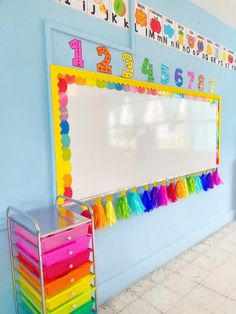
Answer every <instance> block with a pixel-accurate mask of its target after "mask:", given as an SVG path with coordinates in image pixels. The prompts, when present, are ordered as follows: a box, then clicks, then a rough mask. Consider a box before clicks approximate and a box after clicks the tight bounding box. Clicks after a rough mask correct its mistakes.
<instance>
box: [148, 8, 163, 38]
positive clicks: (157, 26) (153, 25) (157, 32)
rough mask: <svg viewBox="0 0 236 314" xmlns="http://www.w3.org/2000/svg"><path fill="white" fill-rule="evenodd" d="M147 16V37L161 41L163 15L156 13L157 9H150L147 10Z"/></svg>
mask: <svg viewBox="0 0 236 314" xmlns="http://www.w3.org/2000/svg"><path fill="white" fill-rule="evenodd" d="M148 16H149V23H148V25H149V33H148V37H149V38H150V39H152V40H156V41H157V42H161V43H162V41H163V38H162V35H163V29H162V28H163V26H162V20H163V16H162V15H161V14H160V13H158V12H157V11H155V10H153V9H150V8H149V12H148Z"/></svg>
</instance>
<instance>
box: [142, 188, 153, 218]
mask: <svg viewBox="0 0 236 314" xmlns="http://www.w3.org/2000/svg"><path fill="white" fill-rule="evenodd" d="M142 202H143V205H144V207H145V211H144V212H146V213H147V212H150V211H151V210H153V205H152V199H151V196H150V194H149V192H148V191H147V190H145V191H144V192H143V195H142Z"/></svg>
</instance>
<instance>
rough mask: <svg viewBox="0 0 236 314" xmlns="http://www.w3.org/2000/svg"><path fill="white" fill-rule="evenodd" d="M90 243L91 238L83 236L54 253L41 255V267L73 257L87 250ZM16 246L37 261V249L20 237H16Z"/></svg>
mask: <svg viewBox="0 0 236 314" xmlns="http://www.w3.org/2000/svg"><path fill="white" fill-rule="evenodd" d="M90 241H91V236H88V235H86V236H84V237H81V238H79V239H77V240H76V241H75V242H72V243H71V244H69V245H65V246H62V247H59V248H58V249H56V250H54V251H50V252H49V253H45V254H42V260H43V266H44V267H49V266H51V265H53V264H56V263H59V262H60V261H63V260H66V259H68V258H70V257H73V256H75V255H77V254H79V253H81V252H83V251H85V250H86V249H88V248H89V244H90ZM16 245H17V246H18V247H19V249H21V250H22V251H23V252H24V253H25V254H27V255H28V256H29V257H31V258H33V259H34V260H36V261H38V251H37V247H36V246H35V245H33V244H32V243H31V242H29V241H27V240H25V239H24V238H22V237H21V236H19V235H17V236H16Z"/></svg>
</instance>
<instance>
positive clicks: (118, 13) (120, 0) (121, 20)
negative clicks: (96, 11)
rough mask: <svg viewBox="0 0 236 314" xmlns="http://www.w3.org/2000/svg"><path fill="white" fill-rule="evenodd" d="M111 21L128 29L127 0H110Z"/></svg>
mask: <svg viewBox="0 0 236 314" xmlns="http://www.w3.org/2000/svg"><path fill="white" fill-rule="evenodd" d="M110 10H111V19H110V21H111V23H112V24H115V25H118V26H121V27H123V28H126V29H129V1H128V0H110Z"/></svg>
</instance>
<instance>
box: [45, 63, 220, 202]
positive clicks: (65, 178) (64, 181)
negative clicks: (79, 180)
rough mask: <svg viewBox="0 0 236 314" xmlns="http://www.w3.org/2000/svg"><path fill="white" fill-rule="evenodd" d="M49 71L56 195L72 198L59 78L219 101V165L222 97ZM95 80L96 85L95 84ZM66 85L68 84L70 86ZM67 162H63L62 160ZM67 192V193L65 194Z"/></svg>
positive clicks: (68, 71) (72, 71) (69, 71)
mask: <svg viewBox="0 0 236 314" xmlns="http://www.w3.org/2000/svg"><path fill="white" fill-rule="evenodd" d="M50 70H51V84H52V86H51V88H52V89H51V92H52V105H53V108H52V113H53V131H54V134H53V138H54V149H55V152H54V154H55V163H56V169H55V171H56V173H55V177H56V190H57V194H60V195H65V189H66V188H67V195H66V196H72V195H70V192H72V190H71V191H70V188H71V184H72V178H71V176H70V173H71V163H70V161H69V159H70V158H69V159H67V158H64V159H63V155H69V156H70V150H69V148H68V149H67V150H64V151H63V147H62V135H61V127H60V123H61V119H60V114H61V113H60V110H59V108H60V103H59V99H60V95H59V87H58V80H59V78H62V79H68V80H70V79H72V81H71V82H69V83H77V84H79V85H83V84H80V83H78V81H77V82H73V78H81V79H84V80H86V82H87V85H89V86H91V87H92V86H96V81H97V80H98V81H100V82H106V83H109V82H110V83H115V84H122V85H128V86H130V87H136V88H145V89H149V90H156V91H158V92H166V93H170V94H182V95H187V96H192V97H196V98H204V99H206V100H208V101H211V100H212V101H213V100H215V101H216V100H217V101H218V115H217V127H218V130H217V131H218V135H217V147H216V153H217V157H218V166H219V163H220V130H221V124H220V115H221V96H219V95H215V94H210V93H204V92H198V91H193V90H187V89H182V88H179V87H172V86H165V85H160V84H154V83H149V82H143V81H138V80H132V79H125V78H122V77H118V76H114V75H107V74H102V73H96V72H90V71H86V70H80V69H75V68H70V67H65V66H59V65H54V64H52V65H51V67H50ZM94 81H95V82H94ZM69 83H68V84H69ZM65 159H66V160H65ZM68 193H69V194H68Z"/></svg>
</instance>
